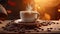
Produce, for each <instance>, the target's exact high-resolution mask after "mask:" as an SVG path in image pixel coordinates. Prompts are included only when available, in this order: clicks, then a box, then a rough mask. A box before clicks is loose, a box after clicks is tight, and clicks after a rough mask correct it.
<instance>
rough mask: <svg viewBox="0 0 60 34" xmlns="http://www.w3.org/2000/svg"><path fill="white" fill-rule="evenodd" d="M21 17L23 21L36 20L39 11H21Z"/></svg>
mask: <svg viewBox="0 0 60 34" xmlns="http://www.w3.org/2000/svg"><path fill="white" fill-rule="evenodd" d="M20 18H21V19H22V21H23V22H34V21H35V20H36V19H37V18H38V13H37V12H35V11H31V12H29V11H20Z"/></svg>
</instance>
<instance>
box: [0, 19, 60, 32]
mask: <svg viewBox="0 0 60 34" xmlns="http://www.w3.org/2000/svg"><path fill="white" fill-rule="evenodd" d="M11 21H12V20H5V21H1V22H2V23H1V24H0V32H4V33H17V32H8V31H4V30H3V29H2V27H5V26H6V25H7V24H8V23H9V22H11ZM56 22H58V21H56ZM51 27H52V28H55V29H56V30H52V32H47V31H46V29H47V28H51ZM40 28H42V29H44V31H41V32H35V31H34V32H25V33H60V30H57V28H60V24H52V25H48V26H42V27H40Z"/></svg>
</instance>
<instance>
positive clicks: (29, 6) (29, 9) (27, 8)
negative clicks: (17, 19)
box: [26, 4, 33, 12]
mask: <svg viewBox="0 0 60 34" xmlns="http://www.w3.org/2000/svg"><path fill="white" fill-rule="evenodd" d="M32 9H33V8H32V6H31V5H30V4H28V6H27V7H26V10H27V11H29V12H31V11H32Z"/></svg>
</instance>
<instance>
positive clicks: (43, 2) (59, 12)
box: [0, 0, 60, 20]
mask: <svg viewBox="0 0 60 34" xmlns="http://www.w3.org/2000/svg"><path fill="white" fill-rule="evenodd" d="M0 4H1V5H3V7H4V8H5V9H6V10H7V11H6V12H7V13H8V17H7V19H9V20H10V19H19V18H20V15H19V12H20V11H25V10H26V7H27V5H28V4H29V5H31V6H32V8H33V9H32V10H36V11H37V12H39V14H40V19H42V20H59V19H60V0H0Z"/></svg>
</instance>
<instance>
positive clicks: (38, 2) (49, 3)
mask: <svg viewBox="0 0 60 34" xmlns="http://www.w3.org/2000/svg"><path fill="white" fill-rule="evenodd" d="M34 2H35V4H34V5H35V7H34V8H35V9H36V10H37V11H39V12H40V13H43V15H44V16H42V19H46V20H50V19H51V16H50V15H49V14H47V13H46V11H49V10H46V7H47V8H50V7H55V6H57V5H58V4H59V0H58V1H57V0H34ZM58 11H59V12H60V10H58ZM40 17H41V15H40Z"/></svg>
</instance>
